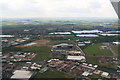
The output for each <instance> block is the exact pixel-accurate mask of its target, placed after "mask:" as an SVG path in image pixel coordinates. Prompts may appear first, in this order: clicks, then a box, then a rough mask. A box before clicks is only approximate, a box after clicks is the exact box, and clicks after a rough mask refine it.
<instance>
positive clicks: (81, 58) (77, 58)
mask: <svg viewBox="0 0 120 80" xmlns="http://www.w3.org/2000/svg"><path fill="white" fill-rule="evenodd" d="M67 59H69V60H83V59H85V57H84V56H67Z"/></svg>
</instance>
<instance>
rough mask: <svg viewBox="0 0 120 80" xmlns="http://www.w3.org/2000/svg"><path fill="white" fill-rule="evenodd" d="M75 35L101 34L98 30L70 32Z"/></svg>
mask: <svg viewBox="0 0 120 80" xmlns="http://www.w3.org/2000/svg"><path fill="white" fill-rule="evenodd" d="M72 32H73V33H75V34H81V33H101V32H102V31H99V30H83V31H72Z"/></svg>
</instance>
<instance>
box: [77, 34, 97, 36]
mask: <svg viewBox="0 0 120 80" xmlns="http://www.w3.org/2000/svg"><path fill="white" fill-rule="evenodd" d="M76 36H78V37H99V36H98V35H95V34H80V35H76Z"/></svg>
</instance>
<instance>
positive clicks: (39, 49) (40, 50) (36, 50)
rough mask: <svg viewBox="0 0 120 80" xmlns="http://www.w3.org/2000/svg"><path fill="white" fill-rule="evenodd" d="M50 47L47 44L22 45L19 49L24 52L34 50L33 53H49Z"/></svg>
mask: <svg viewBox="0 0 120 80" xmlns="http://www.w3.org/2000/svg"><path fill="white" fill-rule="evenodd" d="M50 50H51V48H50V47H48V46H42V47H36V46H32V47H22V48H21V51H24V52H34V53H50Z"/></svg>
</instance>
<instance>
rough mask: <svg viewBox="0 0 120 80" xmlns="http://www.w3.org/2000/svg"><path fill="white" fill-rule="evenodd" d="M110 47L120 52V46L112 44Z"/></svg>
mask: <svg viewBox="0 0 120 80" xmlns="http://www.w3.org/2000/svg"><path fill="white" fill-rule="evenodd" d="M110 47H111V48H112V50H114V52H115V53H116V54H120V46H117V45H110Z"/></svg>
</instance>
